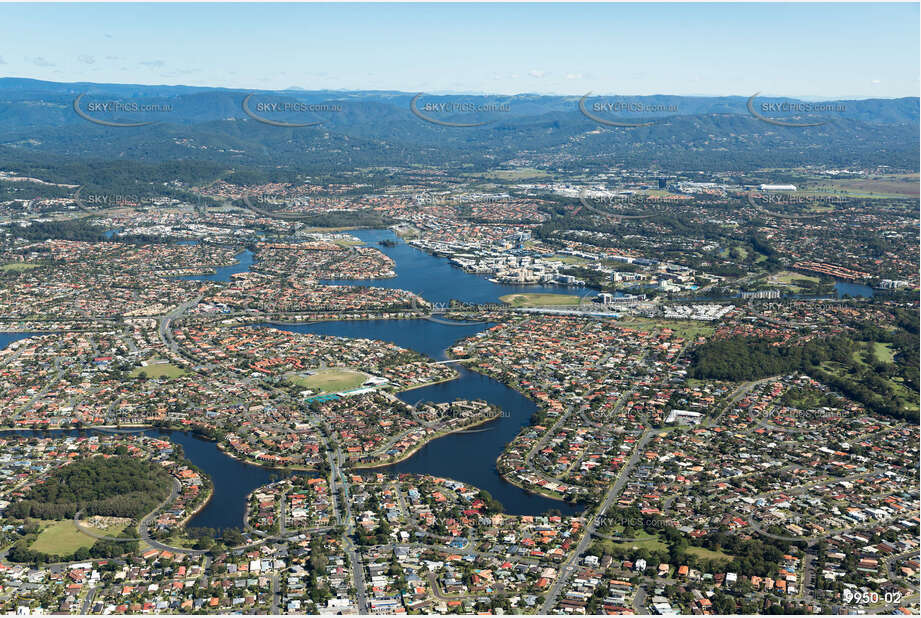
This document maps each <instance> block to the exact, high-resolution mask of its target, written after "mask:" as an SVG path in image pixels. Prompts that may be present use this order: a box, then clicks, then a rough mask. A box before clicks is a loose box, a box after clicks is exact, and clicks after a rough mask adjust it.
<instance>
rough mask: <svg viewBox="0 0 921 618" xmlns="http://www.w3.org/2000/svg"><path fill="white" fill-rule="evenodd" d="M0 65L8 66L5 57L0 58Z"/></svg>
mask: <svg viewBox="0 0 921 618" xmlns="http://www.w3.org/2000/svg"><path fill="white" fill-rule="evenodd" d="M0 64H6V61H5V60H4V59H3V56H0Z"/></svg>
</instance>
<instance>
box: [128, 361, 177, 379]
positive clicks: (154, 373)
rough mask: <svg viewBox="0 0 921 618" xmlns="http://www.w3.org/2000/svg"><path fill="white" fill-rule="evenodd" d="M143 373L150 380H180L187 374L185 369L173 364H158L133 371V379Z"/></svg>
mask: <svg viewBox="0 0 921 618" xmlns="http://www.w3.org/2000/svg"><path fill="white" fill-rule="evenodd" d="M141 373H144V374H145V375H147V377H148V378H178V377H179V376H184V375H185V374H186V372H185V370H184V369H180V368H179V367H177V366H176V365H173V364H172V363H157V364H154V365H147V366H146V367H137V368H135V369H133V370H132V371H131V377H132V378H136V377H138V376H139V375H141Z"/></svg>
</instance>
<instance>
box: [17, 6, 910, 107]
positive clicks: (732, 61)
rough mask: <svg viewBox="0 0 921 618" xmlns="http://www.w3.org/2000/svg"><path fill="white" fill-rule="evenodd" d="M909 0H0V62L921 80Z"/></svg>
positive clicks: (302, 74) (453, 75)
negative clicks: (30, 0) (606, 0)
mask: <svg viewBox="0 0 921 618" xmlns="http://www.w3.org/2000/svg"><path fill="white" fill-rule="evenodd" d="M919 46H921V41H919V4H918V3H905V4H881V3H872V4H863V3H859V4H858V3H854V4H824V3H823V4H792V3H783V4H571V3H567V4H517V3H516V4H31V5H19V4H0V76H2V77H30V78H35V79H44V80H50V81H58V82H76V81H90V82H97V83H103V82H105V83H136V84H173V85H175V84H185V85H193V86H223V87H229V88H240V89H246V88H253V89H285V88H291V87H294V88H303V89H307V90H320V89H348V90H400V91H405V92H428V93H445V92H463V93H496V94H519V93H537V94H568V95H580V96H581V95H582V94H585V93H587V92H589V91H591V92H593V93H594V94H624V95H641V94H676V95H691V96H693V95H708V96H711V95H741V96H746V97H747V96H751V95H752V94H754V93H755V92H761V93H763V94H764V95H784V96H794V97H801V98H814V99H822V98H825V99H832V98H870V97H884V98H889V97H903V96H918V95H919V88H921V85H919V72H921V67H919V51H918V50H919Z"/></svg>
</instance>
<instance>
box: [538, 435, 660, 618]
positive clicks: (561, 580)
mask: <svg viewBox="0 0 921 618" xmlns="http://www.w3.org/2000/svg"><path fill="white" fill-rule="evenodd" d="M663 431H665V430H662V429H658V430H656V429H647V430H646V431H644V432H643V435H642V436H641V437H640V439H639V440H638V441H637V443H636V445H635V446H634V447H633V453H632V454H631V455H630V459H628V460H627V463H626V464H625V465H624V467H623V468H622V469H621V471H620V474H618V475H617V480H616V481H614V484H613V485H611V488H610V489H608V492H607V493H606V494H605V496H604V500H603V501H602V503H601V508H600V509H599V510H598V512H597V513H596V514H595V515H593V516H592V519H591V520H590V521H589V522H588V523H587V524H586V526H585V531H584V533H583V534H582V538H581V539H580V540H579V544H578V545H576V549H575V551H573V553H572V554H571V555H570V557H569V559H568V560H566V562H564V563H563V564H562V565H561V566H560V571H559V573H558V575H557V578H556V581H555V582H554V583H553V586H551V588H550V590H548V591H547V596H546V600H545V601H544V604H543V606H542V607H541V613H542V614H549V613H550V610H552V609H553V607H554V606H555V605H556V600H557V597H558V596H559V594H560V591H561V590H562V589H563V586H565V585H566V582H567V581H568V580H569V576H570V575H572V573H573V571H574V570H575V568H576V564H577V563H578V562H579V560H580V559H581V558H582V554H584V553H585V550H586V549H588V548H589V545H590V544H591V542H592V537H593V535H594V534H595V532H596V531H597V529H598V527H599V524H600V521H601V520H600V518H599V517H598V515H599V514H602V513H607V511H608V508H610V507H611V505H612V504H614V501H615V500H617V498H618V497H619V496H620V494H621V492H622V491H623V489H624V486H625V485H626V484H627V480H628V479H629V478H630V472H631V471H632V470H633V467H634V466H635V465H636V463H637V462H638V461H639V459H640V457H641V456H642V454H643V449H644V448H646V445H647V444H648V443H649V440H651V439H652V437H653V436H656V435H658V434H660V433H662V432H663Z"/></svg>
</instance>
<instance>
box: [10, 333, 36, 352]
mask: <svg viewBox="0 0 921 618" xmlns="http://www.w3.org/2000/svg"><path fill="white" fill-rule="evenodd" d="M44 334H45V333H0V350H2V349H4V348H6V346H8V345H10V344H11V343H13V342H14V341H19V340H20V339H28V338H29V337H38V336H39V335H44Z"/></svg>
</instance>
